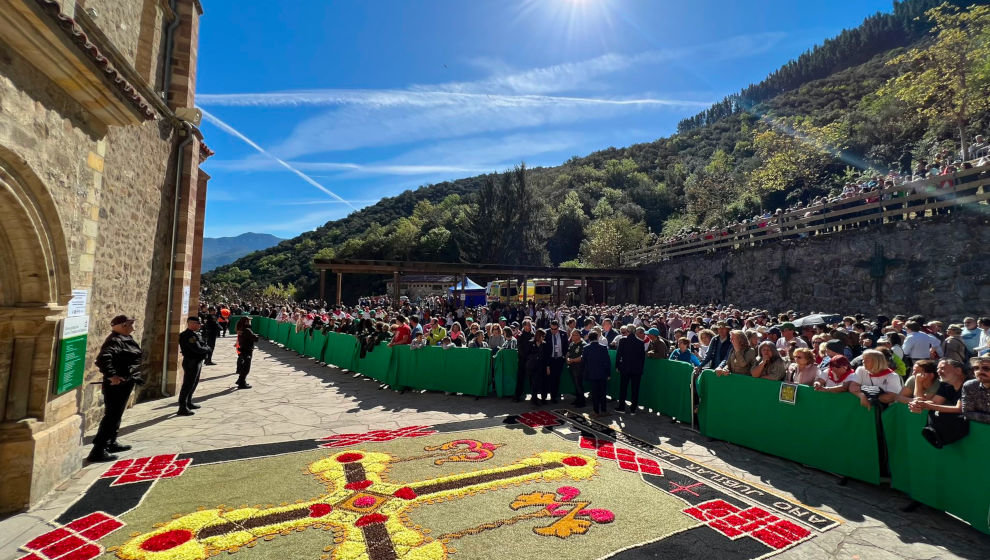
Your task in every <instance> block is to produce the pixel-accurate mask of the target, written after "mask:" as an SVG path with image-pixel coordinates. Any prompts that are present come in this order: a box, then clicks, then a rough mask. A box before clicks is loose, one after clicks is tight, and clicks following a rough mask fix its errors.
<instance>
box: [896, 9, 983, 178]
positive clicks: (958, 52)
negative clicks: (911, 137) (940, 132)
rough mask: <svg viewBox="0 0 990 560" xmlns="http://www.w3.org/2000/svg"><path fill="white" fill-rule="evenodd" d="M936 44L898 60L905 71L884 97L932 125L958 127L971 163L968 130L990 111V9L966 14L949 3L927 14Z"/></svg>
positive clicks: (905, 54) (922, 47) (919, 48)
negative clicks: (946, 123)
mask: <svg viewBox="0 0 990 560" xmlns="http://www.w3.org/2000/svg"><path fill="white" fill-rule="evenodd" d="M925 15H926V16H927V17H928V19H929V20H930V21H931V22H932V23H933V24H934V28H933V29H932V35H933V37H932V40H931V41H930V42H926V43H925V44H923V45H921V46H918V47H915V48H913V49H911V50H909V51H907V52H905V53H904V54H902V55H900V56H897V57H894V58H893V59H892V60H891V61H890V62H889V64H891V65H898V66H899V67H900V68H902V72H901V73H900V75H898V76H896V77H894V78H892V79H891V80H890V81H888V82H887V83H886V84H885V85H884V86H883V87H882V88H881V89H880V94H881V95H884V94H892V95H893V96H894V97H896V98H897V99H899V100H901V101H904V102H905V103H907V104H908V105H910V106H911V107H914V108H915V110H916V111H918V113H919V114H921V115H923V116H925V117H927V118H928V119H930V120H932V121H938V120H946V121H949V122H952V123H953V124H954V125H955V127H956V131H957V133H958V134H959V147H960V152H961V153H962V155H963V157H964V158H966V159H968V149H967V145H966V127H967V126H969V124H970V119H971V118H972V115H973V112H974V111H975V110H976V109H977V108H979V109H982V110H984V111H985V110H986V108H987V103H988V100H987V94H988V93H990V92H988V90H987V86H988V84H990V63H988V60H990V6H986V5H983V6H977V5H973V6H970V7H969V8H968V9H966V10H960V9H959V8H958V7H956V6H952V5H949V4H948V3H944V4H942V5H940V6H938V7H935V8H932V9H931V10H928V11H927V12H925Z"/></svg>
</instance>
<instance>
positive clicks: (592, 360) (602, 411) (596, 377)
mask: <svg viewBox="0 0 990 560" xmlns="http://www.w3.org/2000/svg"><path fill="white" fill-rule="evenodd" d="M588 338H589V339H590V340H589V342H588V343H587V344H585V345H584V349H583V350H582V353H581V362H582V364H583V366H584V379H585V380H586V381H587V382H588V385H589V386H590V388H591V407H592V409H593V410H594V412H593V413H592V416H594V417H596V418H597V417H599V416H608V409H607V408H606V403H607V400H606V398H605V397H606V395H607V393H608V380H609V377H610V375H611V373H612V363H611V360H610V359H609V356H608V348H605V347H604V346H602V345H601V344H599V343H598V331H592V332H591V334H589V335H588Z"/></svg>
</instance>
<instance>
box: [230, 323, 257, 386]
mask: <svg viewBox="0 0 990 560" xmlns="http://www.w3.org/2000/svg"><path fill="white" fill-rule="evenodd" d="M235 330H236V332H237V388H238V389H250V388H251V386H250V385H248V382H247V376H248V374H249V373H251V358H253V357H254V344H255V343H256V342H258V338H259V337H258V335H256V334H255V333H254V331H253V330H251V319H249V318H247V317H241V318H240V320H239V321H237V325H236V327H235Z"/></svg>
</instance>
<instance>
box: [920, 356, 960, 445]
mask: <svg viewBox="0 0 990 560" xmlns="http://www.w3.org/2000/svg"><path fill="white" fill-rule="evenodd" d="M964 367H965V366H964V365H963V363H962V362H959V361H957V360H952V359H942V360H940V361H939V362H938V377H939V380H940V381H941V383H939V386H938V390H937V391H936V392H935V396H934V397H932V398H931V400H922V399H917V400H914V401H912V402H911V404H909V405H908V407H909V408H910V409H911V412H922V411H925V410H927V411H929V412H928V425H927V426H925V427H924V428H922V430H921V435H922V436H924V437H925V439H927V440H928V443H930V444H932V446H934V447H935V448H937V449H941V448H942V446H944V445H946V444H949V443H953V442H955V441H958V440H959V439H961V438H962V437H963V436H965V435H966V434H968V433H969V424H968V423H966V418H965V417H963V415H962V414H961V413H962V401H961V396H962V386H963V384H964V383H965V382H966V371H965V369H964Z"/></svg>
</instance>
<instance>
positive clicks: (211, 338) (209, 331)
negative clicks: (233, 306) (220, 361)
mask: <svg viewBox="0 0 990 560" xmlns="http://www.w3.org/2000/svg"><path fill="white" fill-rule="evenodd" d="M200 324H202V325H203V341H204V342H206V345H207V346H209V347H210V353H209V354H207V355H206V363H205V364H203V365H207V366H215V365H217V364H216V363H215V362H214V361H213V351H214V350H215V349H216V347H217V337H219V336H220V331H221V330H222V328H221V327H220V323H219V322H218V321H217V316H216V313H215V311H214V309H213V308H212V307H211V308H210V309H209V311H208V312H207V313H206V322H205V323H204V322H202V317H201V318H200Z"/></svg>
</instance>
